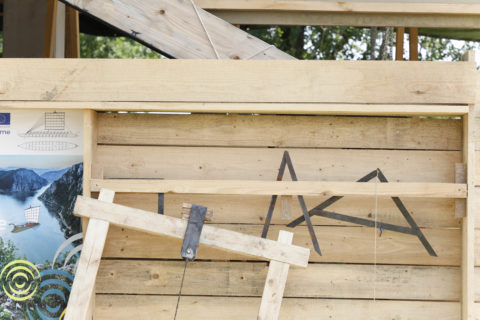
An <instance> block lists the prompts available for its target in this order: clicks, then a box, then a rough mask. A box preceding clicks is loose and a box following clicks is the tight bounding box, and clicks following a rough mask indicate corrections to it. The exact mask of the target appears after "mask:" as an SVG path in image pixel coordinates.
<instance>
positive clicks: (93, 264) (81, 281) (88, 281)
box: [65, 190, 115, 320]
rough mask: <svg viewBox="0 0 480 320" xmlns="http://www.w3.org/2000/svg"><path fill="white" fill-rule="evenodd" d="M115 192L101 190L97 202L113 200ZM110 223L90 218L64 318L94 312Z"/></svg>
mask: <svg viewBox="0 0 480 320" xmlns="http://www.w3.org/2000/svg"><path fill="white" fill-rule="evenodd" d="M114 196H115V193H114V192H113V191H110V190H102V192H100V196H99V202H113V198H114ZM109 227H110V224H109V223H108V222H106V221H103V220H98V219H90V221H89V223H88V228H87V231H86V234H85V241H84V242H83V247H82V254H81V255H80V260H79V263H78V267H77V272H76V277H75V280H74V282H73V285H72V290H71V293H70V297H69V300H68V305H67V309H66V313H65V319H68V320H82V319H83V320H87V319H89V318H90V317H91V313H92V312H94V305H95V302H94V301H95V282H96V278H97V273H98V268H99V267H100V260H101V258H102V253H103V249H104V246H105V241H106V238H107V232H108V229H109Z"/></svg>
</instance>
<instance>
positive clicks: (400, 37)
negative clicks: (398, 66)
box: [395, 27, 405, 61]
mask: <svg viewBox="0 0 480 320" xmlns="http://www.w3.org/2000/svg"><path fill="white" fill-rule="evenodd" d="M404 40H405V27H397V40H396V50H395V60H397V61H402V60H403V42H404Z"/></svg>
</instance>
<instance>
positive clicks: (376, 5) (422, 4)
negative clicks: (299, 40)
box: [197, 0, 480, 15]
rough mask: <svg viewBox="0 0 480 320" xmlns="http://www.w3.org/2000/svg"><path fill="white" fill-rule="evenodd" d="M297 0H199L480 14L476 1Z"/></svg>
mask: <svg viewBox="0 0 480 320" xmlns="http://www.w3.org/2000/svg"><path fill="white" fill-rule="evenodd" d="M434 2H435V3H431V2H426V1H390V2H387V1H341V2H340V1H318V0H317V1H297V0H282V1H278V0H256V1H248V0H197V3H198V5H199V6H201V7H202V8H205V9H215V10H218V9H223V10H225V9H227V10H260V11H262V10H266V11H289V12H291V11H307V12H315V11H323V12H358V13H415V14H422V13H423V14H432V15H434V14H450V15H454V14H461V15H468V14H479V15H480V5H479V4H478V3H476V2H473V1H471V2H468V3H465V2H461V1H460V2H457V3H451V2H450V3H449V2H443V3H442V1H438V0H437V1H434Z"/></svg>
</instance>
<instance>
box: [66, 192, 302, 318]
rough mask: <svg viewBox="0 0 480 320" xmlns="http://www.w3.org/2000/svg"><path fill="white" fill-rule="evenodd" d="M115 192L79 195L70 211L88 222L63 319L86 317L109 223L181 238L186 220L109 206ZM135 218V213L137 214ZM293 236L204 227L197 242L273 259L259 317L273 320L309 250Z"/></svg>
mask: <svg viewBox="0 0 480 320" xmlns="http://www.w3.org/2000/svg"><path fill="white" fill-rule="evenodd" d="M114 194H115V192H113V191H111V190H106V189H102V191H100V197H99V200H94V199H90V198H84V197H81V196H79V197H78V199H77V202H76V204H75V209H74V213H75V214H76V215H78V216H80V217H82V218H89V219H90V222H89V224H88V228H87V232H86V236H85V239H84V247H83V250H82V254H81V256H80V262H79V264H78V271H77V272H78V276H77V277H76V278H75V280H74V283H73V286H72V291H71V295H70V299H69V302H68V306H67V311H66V315H65V319H68V320H73V319H79V320H80V319H89V318H90V317H89V306H91V301H92V297H93V294H94V287H95V279H96V276H97V273H98V268H99V265H100V260H101V257H102V252H103V247H104V245H105V241H106V238H107V232H108V228H109V225H110V224H114V225H118V226H121V227H125V228H131V229H135V230H140V231H143V232H148V233H152V234H157V235H164V236H170V237H176V238H180V239H181V238H183V236H184V235H185V230H186V228H187V221H186V220H181V219H176V218H172V217H168V216H164V215H159V214H156V213H153V212H151V213H148V212H140V210H137V209H132V208H128V207H124V206H120V205H115V204H111V202H112V201H113V196H114ZM139 214H140V215H139ZM292 239H293V233H291V232H286V231H283V232H281V233H280V235H279V239H278V242H276V241H272V240H268V239H263V238H258V237H253V236H249V235H244V234H241V233H237V232H232V231H229V230H223V229H220V228H216V227H211V226H204V227H203V230H202V233H201V235H200V243H203V244H207V245H210V246H215V247H218V248H222V249H226V250H230V251H235V252H240V253H243V254H247V255H251V256H256V257H260V258H264V259H268V260H272V263H271V265H270V268H271V269H270V270H269V273H268V276H267V280H266V284H265V290H264V297H263V298H262V303H261V307H260V312H259V319H272V320H273V319H277V318H278V314H279V312H280V305H281V301H282V296H283V291H284V288H285V283H286V280H287V275H288V269H289V266H290V264H293V265H296V266H301V267H306V266H307V265H308V259H309V256H310V250H309V249H306V248H302V247H298V246H292V245H291V242H292Z"/></svg>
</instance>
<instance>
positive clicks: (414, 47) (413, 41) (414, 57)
mask: <svg viewBox="0 0 480 320" xmlns="http://www.w3.org/2000/svg"><path fill="white" fill-rule="evenodd" d="M409 34H410V36H409V43H410V61H418V28H410V29H409Z"/></svg>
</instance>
